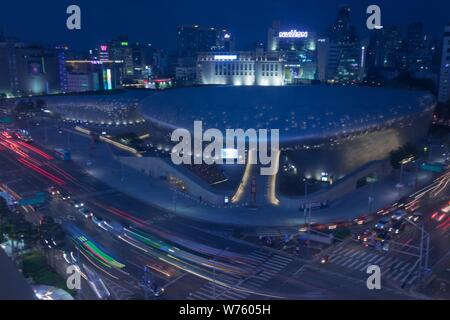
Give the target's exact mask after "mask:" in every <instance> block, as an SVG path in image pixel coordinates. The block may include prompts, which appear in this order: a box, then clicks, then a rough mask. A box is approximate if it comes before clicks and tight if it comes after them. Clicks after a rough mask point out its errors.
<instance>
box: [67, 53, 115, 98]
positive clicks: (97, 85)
mask: <svg viewBox="0 0 450 320" xmlns="http://www.w3.org/2000/svg"><path fill="white" fill-rule="evenodd" d="M122 66H123V62H122V61H112V60H108V61H106V60H105V61H98V60H67V61H66V68H67V92H84V91H97V90H112V89H116V88H120V87H121V84H122V74H123V71H122Z"/></svg>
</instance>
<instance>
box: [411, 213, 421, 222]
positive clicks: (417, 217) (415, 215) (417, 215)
mask: <svg viewBox="0 0 450 320" xmlns="http://www.w3.org/2000/svg"><path fill="white" fill-rule="evenodd" d="M422 218H423V213H421V212H418V211H416V212H413V213H412V214H410V215H409V217H408V220H409V221H412V222H417V221H419V220H421V219H422Z"/></svg>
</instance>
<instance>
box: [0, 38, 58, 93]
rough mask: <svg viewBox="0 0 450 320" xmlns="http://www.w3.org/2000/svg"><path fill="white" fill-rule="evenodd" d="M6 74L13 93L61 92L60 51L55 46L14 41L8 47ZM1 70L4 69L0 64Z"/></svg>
mask: <svg viewBox="0 0 450 320" xmlns="http://www.w3.org/2000/svg"><path fill="white" fill-rule="evenodd" d="M9 50H10V51H9V52H10V55H12V56H10V61H9V64H8V67H7V68H8V69H9V70H8V74H9V77H10V79H12V80H13V81H12V82H10V83H11V87H10V90H11V92H12V93H13V94H14V95H35V94H48V93H58V92H61V83H62V84H63V85H64V72H63V70H61V59H64V57H62V56H61V53H60V51H59V50H58V49H56V48H45V47H41V46H29V45H25V44H20V43H15V44H14V46H13V48H11V47H10V49H9ZM11 50H12V51H11ZM0 69H1V70H4V68H3V67H1V66H0Z"/></svg>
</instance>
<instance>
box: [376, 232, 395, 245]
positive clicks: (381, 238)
mask: <svg viewBox="0 0 450 320" xmlns="http://www.w3.org/2000/svg"><path fill="white" fill-rule="evenodd" d="M375 240H376V241H378V242H381V243H384V242H386V241H389V240H391V236H390V235H389V233H388V232H387V231H382V232H380V233H378V234H377V236H376V238H375Z"/></svg>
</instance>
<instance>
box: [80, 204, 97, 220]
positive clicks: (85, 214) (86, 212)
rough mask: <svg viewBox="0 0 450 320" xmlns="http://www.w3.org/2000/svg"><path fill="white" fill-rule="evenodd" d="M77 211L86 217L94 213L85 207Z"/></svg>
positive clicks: (90, 216)
mask: <svg viewBox="0 0 450 320" xmlns="http://www.w3.org/2000/svg"><path fill="white" fill-rule="evenodd" d="M78 213H80V214H81V215H82V216H83V217H85V218H86V219H89V218H92V216H93V215H94V214H93V213H92V211H91V210H89V209H88V208H85V207H83V208H80V209H78Z"/></svg>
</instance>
